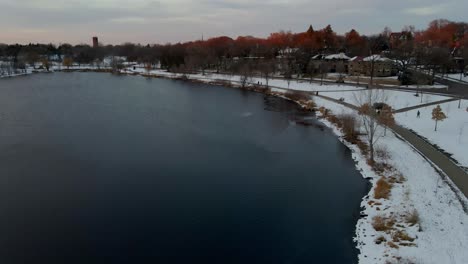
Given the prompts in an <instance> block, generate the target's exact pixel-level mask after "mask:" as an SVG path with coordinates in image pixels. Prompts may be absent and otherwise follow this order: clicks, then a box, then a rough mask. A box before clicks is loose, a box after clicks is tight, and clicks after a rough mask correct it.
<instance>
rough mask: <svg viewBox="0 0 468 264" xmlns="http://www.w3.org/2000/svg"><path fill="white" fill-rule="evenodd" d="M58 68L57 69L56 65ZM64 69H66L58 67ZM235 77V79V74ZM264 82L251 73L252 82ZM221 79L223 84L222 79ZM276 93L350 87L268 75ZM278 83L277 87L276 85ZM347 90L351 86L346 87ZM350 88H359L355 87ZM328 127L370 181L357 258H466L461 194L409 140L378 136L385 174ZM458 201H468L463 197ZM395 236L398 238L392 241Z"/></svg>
mask: <svg viewBox="0 0 468 264" xmlns="http://www.w3.org/2000/svg"><path fill="white" fill-rule="evenodd" d="M56 70H57V69H56ZM61 70H67V69H61ZM70 70H97V69H96V68H94V67H88V68H86V67H80V68H76V69H75V68H73V69H70ZM122 73H123V74H137V75H141V76H149V77H162V78H169V79H180V78H181V75H178V74H173V73H168V72H164V71H160V70H154V71H150V72H146V71H144V70H143V69H136V70H133V69H132V68H127V69H126V70H125V71H123V72H122ZM236 78H237V79H236ZM238 79H239V77H238V76H229V75H221V74H212V75H210V76H203V75H201V74H192V75H188V80H192V81H197V82H204V83H215V84H220V83H219V81H225V82H226V84H230V85H231V86H235V87H240V86H241V85H240V83H239V81H238ZM258 82H265V80H264V79H260V78H253V79H252V80H251V83H254V84H255V83H258ZM221 84H222V83H221ZM270 85H272V86H274V87H275V88H274V89H272V91H274V92H275V95H277V96H282V95H281V93H283V94H284V93H285V92H286V91H288V90H290V88H289V87H291V88H294V90H298V91H309V92H316V91H319V92H321V93H322V92H333V91H336V90H340V91H345V90H346V89H348V88H347V87H349V86H345V85H344V86H339V85H327V86H318V85H315V88H314V86H313V85H311V84H309V83H300V82H297V83H296V82H291V83H290V84H288V86H285V85H286V81H284V80H270ZM279 88H281V89H279ZM349 89H351V88H349ZM353 89H354V90H359V89H358V88H356V87H353ZM314 101H315V103H316V104H317V106H318V107H324V108H326V109H329V110H330V111H331V113H333V114H335V115H340V114H350V113H354V110H352V109H350V108H347V107H345V106H343V105H341V104H338V103H334V102H331V101H328V100H325V99H322V98H319V97H314ZM321 121H322V122H323V123H324V124H325V125H326V126H328V127H330V128H331V129H332V130H333V132H334V133H335V134H336V135H337V136H338V138H339V139H340V141H341V142H342V143H343V144H345V145H346V146H347V147H348V148H349V149H351V151H352V158H353V159H354V160H355V161H356V168H357V169H358V170H359V171H360V172H361V174H362V176H363V177H364V178H366V179H369V181H370V182H371V184H372V187H371V189H370V192H369V194H368V195H367V196H365V197H364V198H363V200H362V203H361V206H362V208H363V210H362V212H361V215H362V216H363V217H361V218H360V219H359V220H358V222H357V224H356V237H355V242H356V243H357V248H358V249H359V251H360V254H359V263H364V264H367V263H372V264H374V263H465V261H466V259H468V251H467V250H466V245H468V215H467V214H466V213H465V212H464V210H463V207H462V204H461V202H460V201H459V199H460V197H457V195H456V194H455V193H454V192H453V191H452V189H451V188H452V187H453V186H451V184H452V183H451V182H450V181H449V180H448V179H446V178H444V177H441V175H440V174H439V173H440V172H439V171H438V170H437V168H435V167H434V165H433V164H431V163H429V162H428V161H427V160H426V159H425V158H424V157H423V156H421V154H420V153H419V152H418V151H416V150H415V149H414V148H413V147H412V146H411V145H409V144H408V143H407V142H405V141H403V140H402V139H400V138H399V137H398V136H397V135H395V134H394V133H392V132H389V133H387V136H385V137H383V138H382V139H381V140H380V141H379V146H380V147H381V148H382V149H383V150H384V151H385V152H386V153H387V154H388V157H382V158H381V159H385V162H387V163H388V164H389V165H390V166H391V167H392V169H391V170H389V171H386V172H383V173H377V172H375V171H374V170H373V169H372V167H371V166H370V165H368V164H367V158H366V156H365V155H363V154H362V153H361V151H360V149H359V148H358V147H357V146H356V145H353V144H351V143H349V142H347V141H346V140H345V139H344V138H343V133H342V132H341V130H340V129H338V128H337V127H336V126H335V125H334V124H333V123H331V122H329V121H327V120H326V119H325V118H324V119H322V120H321ZM381 177H387V178H391V179H395V181H394V182H393V186H392V189H391V195H390V198H389V199H375V197H374V195H373V194H374V191H375V188H376V184H377V181H378V180H379V179H380V178H381ZM461 199H464V200H463V201H462V202H465V203H468V201H467V200H466V198H465V197H464V196H462V198H461ZM413 212H417V213H418V216H419V217H418V222H417V223H416V224H410V223H408V221H406V219H407V217H408V215H410V214H411V213H413ZM375 217H381V218H382V219H392V221H394V222H395V223H393V226H392V230H391V231H388V232H382V231H377V230H376V229H375V227H374V226H373V221H374V219H375ZM403 233H404V234H405V235H407V238H406V239H408V240H404V241H401V240H400V239H397V240H398V241H397V240H395V234H399V235H401V234H403ZM394 241H397V242H394Z"/></svg>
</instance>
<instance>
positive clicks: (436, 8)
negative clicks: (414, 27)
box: [404, 4, 447, 16]
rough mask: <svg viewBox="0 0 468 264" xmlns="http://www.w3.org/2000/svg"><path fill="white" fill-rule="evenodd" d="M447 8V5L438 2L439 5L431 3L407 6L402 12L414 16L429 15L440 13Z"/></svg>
mask: <svg viewBox="0 0 468 264" xmlns="http://www.w3.org/2000/svg"><path fill="white" fill-rule="evenodd" d="M446 10H447V5H445V4H440V5H432V6H421V7H413V8H407V9H405V10H404V13H406V14H410V15H416V16H431V15H437V14H441V13H443V12H444V11H446Z"/></svg>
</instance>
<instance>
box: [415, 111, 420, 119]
mask: <svg viewBox="0 0 468 264" xmlns="http://www.w3.org/2000/svg"><path fill="white" fill-rule="evenodd" d="M416 117H417V118H421V112H419V110H418V113H417V114H416Z"/></svg>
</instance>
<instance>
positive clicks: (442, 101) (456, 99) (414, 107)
mask: <svg viewBox="0 0 468 264" xmlns="http://www.w3.org/2000/svg"><path fill="white" fill-rule="evenodd" d="M458 100H460V99H458V98H450V99H445V100H441V101H437V102H432V103H427V104H420V105H415V106H411V107H405V108H402V109H398V110H395V111H393V113H395V114H398V113H403V112H407V111H411V110H414V109H419V108H424V107H426V106H431V105H438V104H443V103H448V102H453V101H458Z"/></svg>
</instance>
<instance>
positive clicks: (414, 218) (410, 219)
mask: <svg viewBox="0 0 468 264" xmlns="http://www.w3.org/2000/svg"><path fill="white" fill-rule="evenodd" d="M405 220H406V223H408V224H409V225H410V226H415V225H417V224H419V221H420V219H419V213H418V211H416V210H413V211H412V212H411V213H409V214H408V215H406V217H405Z"/></svg>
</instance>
